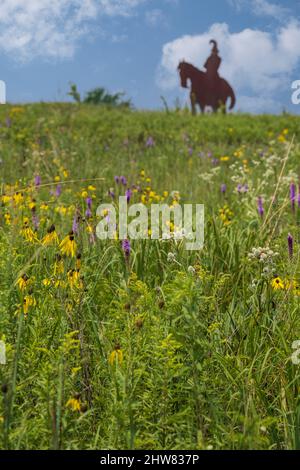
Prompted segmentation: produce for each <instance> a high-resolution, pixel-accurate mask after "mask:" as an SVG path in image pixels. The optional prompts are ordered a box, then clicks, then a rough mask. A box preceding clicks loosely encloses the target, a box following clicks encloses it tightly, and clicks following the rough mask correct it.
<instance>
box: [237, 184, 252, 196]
mask: <svg viewBox="0 0 300 470" xmlns="http://www.w3.org/2000/svg"><path fill="white" fill-rule="evenodd" d="M236 189H237V192H238V193H240V194H241V193H247V192H248V189H249V187H248V185H247V184H238V186H237V188H236Z"/></svg>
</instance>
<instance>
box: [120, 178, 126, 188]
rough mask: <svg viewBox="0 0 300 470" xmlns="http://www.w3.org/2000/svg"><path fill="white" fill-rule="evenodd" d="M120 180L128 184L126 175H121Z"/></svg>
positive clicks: (124, 184)
mask: <svg viewBox="0 0 300 470" xmlns="http://www.w3.org/2000/svg"><path fill="white" fill-rule="evenodd" d="M120 182H121V183H122V184H123V186H126V184H127V179H126V178H125V176H120Z"/></svg>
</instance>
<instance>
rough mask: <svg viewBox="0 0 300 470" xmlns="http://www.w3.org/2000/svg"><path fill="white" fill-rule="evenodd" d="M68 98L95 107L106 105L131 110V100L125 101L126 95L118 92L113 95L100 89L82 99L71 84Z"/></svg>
mask: <svg viewBox="0 0 300 470" xmlns="http://www.w3.org/2000/svg"><path fill="white" fill-rule="evenodd" d="M68 96H71V97H72V98H73V99H74V101H76V103H87V104H94V105H98V106H99V105H106V106H111V107H114V108H131V107H132V102H131V100H130V99H129V100H126V99H124V96H125V93H123V92H118V93H114V94H111V93H109V92H108V91H107V90H106V89H105V88H102V87H98V88H94V89H93V90H90V91H88V92H87V93H86V95H85V97H84V98H83V99H82V98H81V96H80V93H79V91H78V90H77V86H76V85H75V83H70V91H69V92H68Z"/></svg>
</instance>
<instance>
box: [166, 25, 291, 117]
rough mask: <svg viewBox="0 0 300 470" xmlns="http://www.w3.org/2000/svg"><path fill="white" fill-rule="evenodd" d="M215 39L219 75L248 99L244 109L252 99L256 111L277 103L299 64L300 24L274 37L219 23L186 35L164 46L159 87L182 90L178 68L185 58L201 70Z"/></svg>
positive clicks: (289, 26)
mask: <svg viewBox="0 0 300 470" xmlns="http://www.w3.org/2000/svg"><path fill="white" fill-rule="evenodd" d="M212 38H214V39H216V40H217V41H218V43H219V48H220V54H221V56H222V59H223V62H222V66H221V69H220V74H221V75H222V76H223V77H224V78H226V79H227V80H228V81H229V82H230V83H231V84H232V85H233V87H234V88H235V90H236V91H237V97H238V98H239V96H244V97H246V98H247V100H246V98H245V99H244V101H243V104H244V106H245V104H246V105H247V103H248V104H249V103H250V101H249V100H250V98H251V108H253V103H254V102H255V100H256V104H257V108H260V106H261V105H268V108H269V105H270V103H272V104H274V103H275V102H276V99H275V98H276V95H277V93H278V92H281V91H285V90H286V86H287V84H289V83H290V82H291V74H292V73H293V71H295V69H296V67H297V65H298V64H299V62H300V49H299V44H300V24H299V23H297V22H291V23H289V24H288V25H286V26H284V27H281V28H280V29H278V31H277V32H275V33H274V34H273V35H272V34H271V33H268V32H265V31H260V30H254V29H250V28H247V29H244V30H242V31H240V32H238V33H231V32H230V31H229V27H228V25H227V24H224V23H223V24H219V23H216V24H213V25H212V26H211V28H210V29H209V31H207V32H206V33H203V34H200V35H196V36H183V37H180V38H178V39H175V40H174V41H172V42H169V43H167V44H165V45H164V46H163V51H162V58H161V62H160V65H159V68H158V74H157V84H158V85H159V87H161V88H162V89H165V90H168V89H169V90H170V89H174V88H178V87H179V78H178V72H177V66H178V64H179V62H180V60H182V59H185V60H186V61H188V62H191V63H193V64H194V65H195V66H197V67H199V68H202V66H203V64H204V62H205V60H206V58H207V56H208V55H209V54H210V46H209V41H210V39H212ZM259 100H260V104H259ZM239 105H240V102H238V107H239ZM246 107H248V108H249V106H246Z"/></svg>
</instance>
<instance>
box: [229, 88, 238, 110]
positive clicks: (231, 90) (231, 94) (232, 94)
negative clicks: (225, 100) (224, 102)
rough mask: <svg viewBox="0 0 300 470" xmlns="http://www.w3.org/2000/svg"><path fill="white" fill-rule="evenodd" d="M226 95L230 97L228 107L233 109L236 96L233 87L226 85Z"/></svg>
mask: <svg viewBox="0 0 300 470" xmlns="http://www.w3.org/2000/svg"><path fill="white" fill-rule="evenodd" d="M228 96H229V97H230V98H231V103H230V106H229V109H233V108H234V106H235V103H236V98H235V94H234V91H233V89H232V88H231V86H230V85H228Z"/></svg>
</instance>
